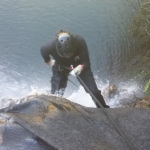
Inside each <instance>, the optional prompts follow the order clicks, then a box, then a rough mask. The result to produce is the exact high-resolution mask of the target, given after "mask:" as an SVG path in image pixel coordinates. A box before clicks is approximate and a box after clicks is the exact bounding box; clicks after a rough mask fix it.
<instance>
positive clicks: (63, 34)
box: [56, 30, 76, 58]
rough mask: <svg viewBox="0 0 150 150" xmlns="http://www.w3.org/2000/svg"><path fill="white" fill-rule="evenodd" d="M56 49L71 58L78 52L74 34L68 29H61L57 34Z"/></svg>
mask: <svg viewBox="0 0 150 150" xmlns="http://www.w3.org/2000/svg"><path fill="white" fill-rule="evenodd" d="M56 50H57V53H58V54H59V55H60V56H61V57H66V58H70V57H71V56H72V55H73V54H74V53H75V52H76V42H75V39H74V36H73V35H71V34H70V33H68V32H67V31H63V30H60V31H59V32H58V33H57V34H56Z"/></svg>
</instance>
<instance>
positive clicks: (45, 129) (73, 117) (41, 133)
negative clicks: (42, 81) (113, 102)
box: [0, 95, 150, 150]
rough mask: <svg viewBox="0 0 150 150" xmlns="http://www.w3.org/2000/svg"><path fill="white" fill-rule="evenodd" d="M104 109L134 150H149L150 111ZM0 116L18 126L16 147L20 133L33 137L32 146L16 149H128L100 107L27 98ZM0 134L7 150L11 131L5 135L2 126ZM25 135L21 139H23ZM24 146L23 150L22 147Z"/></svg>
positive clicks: (47, 97) (6, 109)
mask: <svg viewBox="0 0 150 150" xmlns="http://www.w3.org/2000/svg"><path fill="white" fill-rule="evenodd" d="M105 110H106V112H107V113H108V114H109V115H110V116H111V118H112V120H113V121H114V122H115V124H116V125H117V126H118V127H119V129H120V130H121V131H122V132H123V133H124V134H125V136H126V137H127V139H128V141H129V142H130V144H131V145H132V147H133V148H134V149H135V150H149V147H150V142H149V141H150V130H149V127H150V110H148V109H141V108H110V109H105ZM2 114H3V115H4V114H7V116H9V118H13V120H14V122H15V124H16V125H17V127H16V128H13V131H14V132H13V134H14V137H16V138H14V143H15V141H16V140H17V138H18V145H19V143H21V139H20V137H21V134H20V136H15V134H16V135H18V132H19V131H20V132H21V131H23V132H25V131H26V132H25V133H26V134H25V136H28V138H29V137H32V138H30V139H32V140H34V142H35V145H33V144H32V143H30V142H29V141H28V142H26V144H24V145H22V147H21V145H20V147H19V146H18V147H17V150H25V149H27V146H28V147H29V148H28V149H30V150H33V149H34V146H35V147H37V145H38V146H39V145H40V146H41V147H40V148H39V147H38V149H41V150H42V149H43V150H46V149H49V150H56V149H58V150H130V147H129V145H128V144H127V142H126V141H125V140H124V138H123V137H122V136H121V135H120V134H119V133H118V132H117V130H116V128H115V127H114V125H113V124H112V123H111V121H110V119H109V118H108V117H107V115H106V114H105V113H104V112H103V110H102V109H100V108H99V109H98V108H86V107H83V106H81V105H78V104H75V103H72V102H70V101H68V100H66V99H59V98H56V97H54V96H45V95H41V96H31V97H28V98H27V101H26V102H24V103H22V104H18V105H14V106H11V107H9V108H4V109H1V115H2ZM14 122H13V123H12V122H11V123H9V126H13V125H14ZM4 125H5V124H3V126H4ZM7 126H8V125H7ZM18 128H19V129H20V130H18ZM0 129H1V128H0ZM4 131H5V132H4ZM7 131H8V130H7ZM0 132H1V134H2V139H1V143H0V149H1V148H2V150H5V149H9V148H8V146H10V145H7V143H8V142H7V141H8V140H9V141H10V139H9V138H8V137H7V136H8V134H10V132H11V130H10V132H8V134H6V125H5V126H4V127H3V131H2V130H0ZM25 136H24V138H22V139H26V137H25ZM4 137H6V138H4ZM19 139H20V140H19ZM30 141H31V140H30ZM39 141H40V144H39ZM11 143H13V139H11ZM44 143H45V144H44ZM31 144H32V147H31V148H30V145H31ZM12 145H13V144H12ZM25 145H26V148H25V147H23V146H25ZM44 146H45V147H44ZM35 149H36V148H35Z"/></svg>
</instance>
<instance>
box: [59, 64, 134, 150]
mask: <svg viewBox="0 0 150 150" xmlns="http://www.w3.org/2000/svg"><path fill="white" fill-rule="evenodd" d="M61 67H63V68H65V69H68V70H70V69H69V68H67V67H65V66H61ZM76 77H77V79H78V80H79V81H80V82H81V83H82V85H83V86H84V87H85V88H86V90H87V91H88V92H89V93H90V95H91V96H92V98H93V99H94V100H95V102H97V103H98V104H99V105H100V107H101V109H102V110H103V112H104V113H105V114H106V116H107V117H108V118H109V119H110V121H111V122H112V124H113V125H114V127H115V128H116V130H117V131H118V133H119V134H120V135H121V136H122V137H123V139H124V140H125V141H126V143H127V144H128V146H129V147H130V149H131V150H135V149H134V148H133V146H132V145H131V143H130V142H129V141H128V139H127V137H126V136H125V134H124V133H123V131H121V130H120V129H119V127H118V126H117V125H116V124H115V122H114V121H113V119H112V118H111V116H110V115H109V114H108V113H107V112H106V110H105V109H104V107H103V106H102V104H101V103H100V102H99V101H98V99H97V98H96V97H95V96H94V94H93V93H92V92H91V91H90V89H89V88H88V87H87V86H86V84H85V83H84V82H83V81H82V79H81V78H80V77H79V75H77V74H76Z"/></svg>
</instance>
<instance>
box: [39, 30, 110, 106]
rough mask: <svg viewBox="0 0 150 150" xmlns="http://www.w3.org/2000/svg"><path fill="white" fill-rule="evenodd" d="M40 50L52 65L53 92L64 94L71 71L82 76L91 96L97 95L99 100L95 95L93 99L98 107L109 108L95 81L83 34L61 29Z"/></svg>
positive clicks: (59, 94)
mask: <svg viewBox="0 0 150 150" xmlns="http://www.w3.org/2000/svg"><path fill="white" fill-rule="evenodd" d="M40 51H41V55H42V57H43V59H44V61H45V63H46V64H47V65H50V66H51V67H52V72H53V75H52V78H51V94H55V95H58V96H60V97H62V96H63V94H64V91H65V89H66V87H67V81H68V75H69V73H71V74H74V75H77V76H79V77H80V79H81V80H82V81H83V82H82V83H81V81H80V80H79V82H80V83H81V85H82V86H83V87H84V89H85V86H84V85H83V83H84V84H85V85H86V86H87V87H88V89H89V90H90V92H89V91H87V89H85V91H86V92H88V93H89V94H90V95H91V97H92V94H93V95H94V96H95V97H96V99H97V100H98V102H97V101H96V100H95V99H94V98H93V97H92V99H93V101H94V103H95V105H96V106H97V107H98V108H101V106H100V104H101V105H102V106H103V107H104V108H109V106H108V105H106V103H105V101H104V98H103V96H102V95H101V92H100V91H99V90H98V88H97V85H96V83H95V80H94V77H93V73H92V71H91V67H90V59H89V53H88V48H87V44H86V42H85V40H84V38H83V37H82V36H80V35H76V34H71V33H69V32H67V31H63V30H60V31H59V32H58V33H57V34H56V37H55V38H54V39H52V40H51V41H48V42H47V43H46V44H44V45H43V46H42V47H41V49H40ZM68 68H69V69H68ZM72 69H73V70H72ZM71 70H72V71H71ZM77 79H78V78H77ZM91 92H92V94H91ZM99 103H100V104H99Z"/></svg>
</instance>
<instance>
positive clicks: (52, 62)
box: [47, 59, 55, 67]
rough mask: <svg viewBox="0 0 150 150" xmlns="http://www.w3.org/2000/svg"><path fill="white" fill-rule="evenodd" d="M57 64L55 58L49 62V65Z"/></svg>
mask: <svg viewBox="0 0 150 150" xmlns="http://www.w3.org/2000/svg"><path fill="white" fill-rule="evenodd" d="M54 64H55V60H53V59H51V60H50V61H49V62H47V65H49V66H51V67H52V66H53V65H54Z"/></svg>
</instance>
